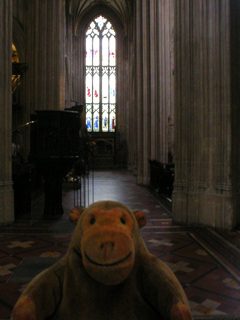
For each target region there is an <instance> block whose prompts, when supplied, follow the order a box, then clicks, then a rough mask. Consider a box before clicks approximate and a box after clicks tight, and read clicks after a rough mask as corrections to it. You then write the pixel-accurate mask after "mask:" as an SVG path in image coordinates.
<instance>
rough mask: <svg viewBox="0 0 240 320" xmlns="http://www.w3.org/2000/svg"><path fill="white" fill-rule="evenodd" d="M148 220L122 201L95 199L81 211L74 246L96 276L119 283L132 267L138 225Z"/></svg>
mask: <svg viewBox="0 0 240 320" xmlns="http://www.w3.org/2000/svg"><path fill="white" fill-rule="evenodd" d="M145 223H146V217H145V215H144V213H143V212H141V211H134V212H133V211H131V210H130V209H129V208H127V207H126V206H124V205H123V204H121V203H119V202H114V201H100V202H96V203H94V204H92V205H90V206H89V207H88V208H87V209H85V210H84V211H83V212H82V213H80V214H79V221H78V223H77V226H76V229H75V232H74V235H73V238H72V248H73V249H74V250H75V251H76V252H77V254H78V255H80V256H81V258H82V263H83V266H84V268H85V270H86V271H87V273H88V274H89V275H90V276H91V277H92V278H93V279H94V280H96V281H98V282H100V283H102V284H105V285H117V284H119V283H121V282H122V281H124V280H125V279H127V278H128V276H129V275H130V273H131V271H132V269H133V266H134V262H135V252H136V248H137V246H138V237H140V232H139V228H141V227H142V226H144V225H145Z"/></svg>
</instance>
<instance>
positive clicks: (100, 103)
mask: <svg viewBox="0 0 240 320" xmlns="http://www.w3.org/2000/svg"><path fill="white" fill-rule="evenodd" d="M99 40H100V50H99V53H100V54H99V86H100V88H99V97H100V99H99V128H100V132H102V121H103V120H102V58H101V57H102V32H101V31H100V35H99Z"/></svg>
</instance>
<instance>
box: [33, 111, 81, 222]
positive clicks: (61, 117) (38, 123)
mask: <svg viewBox="0 0 240 320" xmlns="http://www.w3.org/2000/svg"><path fill="white" fill-rule="evenodd" d="M31 120H32V121H35V123H34V125H32V126H31V136H30V156H29V161H30V162H31V163H34V164H35V165H36V166H37V167H38V169H39V172H40V173H41V175H42V176H43V177H44V187H45V207H44V217H45V218H52V217H56V216H59V215H61V214H62V213H63V207H62V179H63V177H64V176H65V175H66V174H67V173H68V172H69V171H70V170H71V168H72V166H73V164H74V163H75V162H76V161H77V160H78V159H79V131H80V116H79V112H77V111H69V110H64V111H53V110H48V111H40V110H38V111H36V114H34V115H31Z"/></svg>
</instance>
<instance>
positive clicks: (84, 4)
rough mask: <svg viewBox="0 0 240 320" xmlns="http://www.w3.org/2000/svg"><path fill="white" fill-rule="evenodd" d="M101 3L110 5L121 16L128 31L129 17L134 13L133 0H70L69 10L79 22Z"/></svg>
mask: <svg viewBox="0 0 240 320" xmlns="http://www.w3.org/2000/svg"><path fill="white" fill-rule="evenodd" d="M101 4H102V5H105V6H108V7H109V8H110V9H111V10H113V11H114V12H115V13H116V14H117V15H118V16H119V18H120V20H121V22H122V24H123V26H124V29H125V31H126V27H127V21H128V18H129V16H131V14H132V0H69V11H70V13H71V14H72V15H73V16H74V17H75V18H76V20H75V21H76V22H77V24H78V23H79V21H80V20H81V18H82V16H83V15H84V14H85V13H86V12H88V10H89V9H91V8H93V9H94V6H97V5H98V6H99V5H101Z"/></svg>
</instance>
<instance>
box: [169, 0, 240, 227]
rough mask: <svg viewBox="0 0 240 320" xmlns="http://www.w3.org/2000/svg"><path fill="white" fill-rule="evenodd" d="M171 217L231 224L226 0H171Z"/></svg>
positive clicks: (187, 222) (189, 222) (188, 222)
mask: <svg viewBox="0 0 240 320" xmlns="http://www.w3.org/2000/svg"><path fill="white" fill-rule="evenodd" d="M175 59H176V61H175V183H174V192H173V219H174V221H176V222H178V223H182V224H185V225H198V226H209V227H217V228H227V229H231V228H232V227H234V225H235V224H236V223H237V219H236V214H237V213H234V209H233V197H232V195H233V189H232V177H233V172H232V158H231V153H232V118H231V77H230V76H231V68H230V63H231V52H230V1H226V0H211V1H207V0H203V1H192V0H176V1H175Z"/></svg>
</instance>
